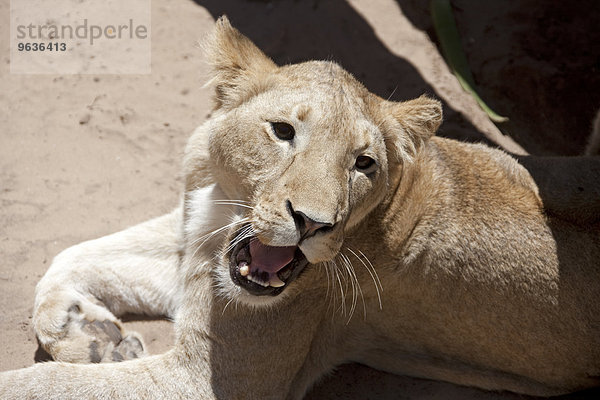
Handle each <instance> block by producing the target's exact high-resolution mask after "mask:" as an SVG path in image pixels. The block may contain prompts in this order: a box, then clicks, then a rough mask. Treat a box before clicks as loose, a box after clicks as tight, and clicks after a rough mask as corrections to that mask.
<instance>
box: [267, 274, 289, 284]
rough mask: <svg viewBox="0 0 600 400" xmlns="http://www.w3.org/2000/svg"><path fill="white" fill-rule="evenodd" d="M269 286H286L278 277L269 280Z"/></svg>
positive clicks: (274, 276)
mask: <svg viewBox="0 0 600 400" xmlns="http://www.w3.org/2000/svg"><path fill="white" fill-rule="evenodd" d="M269 285H271V286H273V287H282V286H284V285H285V283H284V282H283V281H282V280H281V279H279V277H278V276H277V275H273V276H272V277H271V279H270V280H269Z"/></svg>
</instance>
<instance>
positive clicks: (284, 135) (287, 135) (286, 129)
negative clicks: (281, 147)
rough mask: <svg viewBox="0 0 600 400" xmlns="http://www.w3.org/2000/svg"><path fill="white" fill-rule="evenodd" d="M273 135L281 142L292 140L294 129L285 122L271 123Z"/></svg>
mask: <svg viewBox="0 0 600 400" xmlns="http://www.w3.org/2000/svg"><path fill="white" fill-rule="evenodd" d="M271 127H272V128H273V133H274V134H275V136H277V137H278V138H279V139H281V140H292V139H293V138H294V135H295V133H296V132H295V131H294V127H293V126H291V125H290V124H286V123H285V122H271Z"/></svg>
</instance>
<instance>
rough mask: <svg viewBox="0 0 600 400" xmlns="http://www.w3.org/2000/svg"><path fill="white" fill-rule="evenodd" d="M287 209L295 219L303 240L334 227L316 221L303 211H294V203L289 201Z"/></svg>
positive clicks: (330, 224)
mask: <svg viewBox="0 0 600 400" xmlns="http://www.w3.org/2000/svg"><path fill="white" fill-rule="evenodd" d="M287 208H288V210H289V212H290V214H291V215H292V217H293V218H294V222H295V223H296V228H297V229H298V230H299V231H300V238H301V239H306V238H308V237H311V236H313V235H315V234H316V233H317V232H318V231H322V232H324V231H327V230H330V229H331V228H332V227H333V225H334V224H332V223H330V222H321V221H317V220H314V219H312V218H310V217H309V216H308V215H306V214H305V213H303V212H302V211H297V210H294V207H292V203H291V202H290V201H289V200H288V202H287Z"/></svg>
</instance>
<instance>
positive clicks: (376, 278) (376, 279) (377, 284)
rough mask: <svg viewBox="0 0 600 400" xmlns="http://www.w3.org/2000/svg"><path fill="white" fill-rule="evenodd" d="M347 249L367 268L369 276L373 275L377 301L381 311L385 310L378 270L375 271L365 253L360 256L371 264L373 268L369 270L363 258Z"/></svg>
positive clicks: (348, 248) (371, 265)
mask: <svg viewBox="0 0 600 400" xmlns="http://www.w3.org/2000/svg"><path fill="white" fill-rule="evenodd" d="M346 249H347V250H348V251H349V252H351V253H352V254H353V255H354V257H356V258H357V259H358V261H360V262H361V263H362V265H363V266H364V267H365V269H366V270H367V272H368V273H369V275H371V279H372V280H373V284H374V285H375V291H376V292H377V300H378V301H379V309H380V310H383V303H382V302H381V293H380V289H381V292H383V286H382V285H381V280H379V275H378V274H377V270H375V267H374V266H373V264H372V263H371V261H369V259H368V258H367V256H365V255H364V253H363V252H361V251H360V250H359V252H360V254H361V255H362V256H363V257H364V258H365V260H367V262H368V263H369V266H370V267H371V268H369V266H367V264H366V263H365V262H364V261H363V259H362V258H361V257H359V256H358V254H356V253H355V252H354V251H353V250H352V249H351V248H350V247H346Z"/></svg>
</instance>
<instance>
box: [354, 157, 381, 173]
mask: <svg viewBox="0 0 600 400" xmlns="http://www.w3.org/2000/svg"><path fill="white" fill-rule="evenodd" d="M361 159H362V161H366V164H363V163H361V162H360V161H361ZM360 164H362V165H360ZM354 167H355V168H356V169H357V170H359V171H361V172H364V173H366V174H370V173H373V172H375V170H376V169H377V161H375V159H374V158H373V157H370V156H368V155H366V154H361V155H359V156H358V157H356V160H355V161H354Z"/></svg>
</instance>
